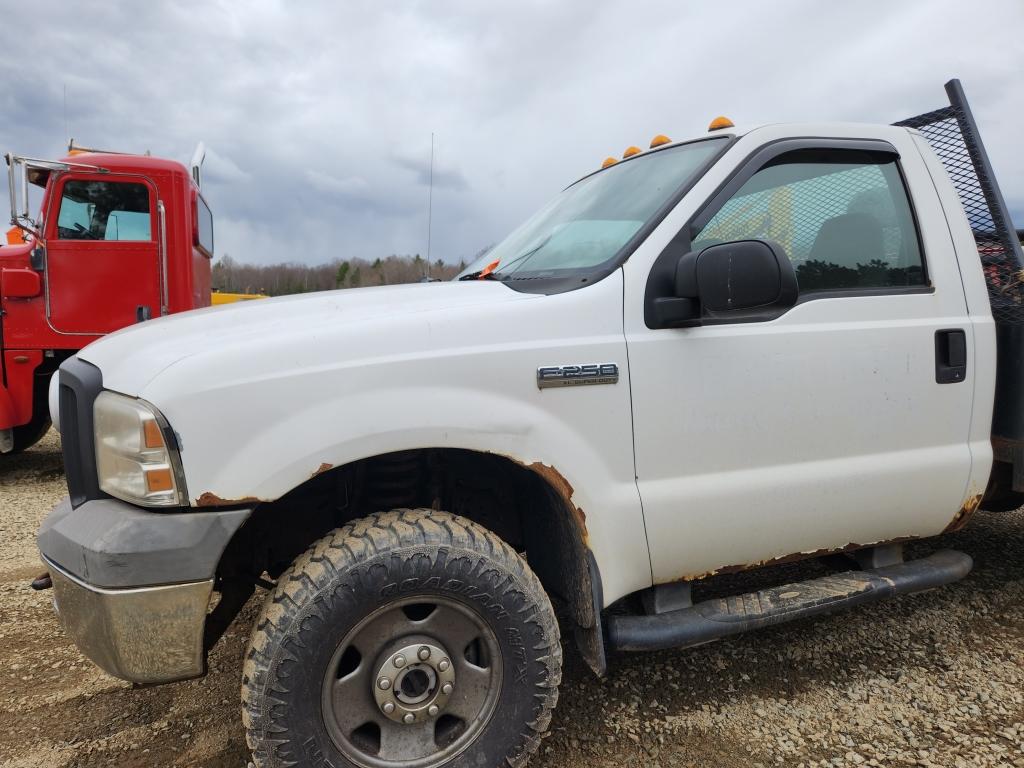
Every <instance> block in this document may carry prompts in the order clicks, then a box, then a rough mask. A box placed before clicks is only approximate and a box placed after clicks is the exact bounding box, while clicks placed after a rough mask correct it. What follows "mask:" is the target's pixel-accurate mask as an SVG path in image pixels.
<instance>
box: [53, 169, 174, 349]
mask: <svg viewBox="0 0 1024 768" xmlns="http://www.w3.org/2000/svg"><path fill="white" fill-rule="evenodd" d="M49 215H50V219H51V221H50V222H49V223H48V225H47V240H46V291H47V314H48V318H49V321H50V324H51V325H52V326H53V328H54V329H55V330H57V331H58V332H60V333H66V334H74V335H100V334H105V333H110V332H111V331H115V330H117V329H118V328H123V327H124V326H126V325H131V324H132V323H135V322H139V321H140V320H144V319H147V318H149V317H157V316H159V315H160V309H161V303H160V293H161V292H160V279H161V269H160V258H161V254H160V244H159V222H158V219H157V192H156V186H155V185H154V184H153V183H152V182H151V181H150V180H148V179H145V178H143V177H139V176H127V177H126V176H121V177H118V176H115V175H113V174H74V175H68V176H65V177H63V178H61V179H60V180H59V182H58V189H57V192H56V194H55V196H54V199H53V203H52V204H51V206H50V214H49Z"/></svg>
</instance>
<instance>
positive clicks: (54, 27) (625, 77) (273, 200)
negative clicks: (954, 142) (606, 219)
mask: <svg viewBox="0 0 1024 768" xmlns="http://www.w3.org/2000/svg"><path fill="white" fill-rule="evenodd" d="M967 8H968V6H964V5H963V4H962V3H959V2H954V1H953V0H943V1H941V2H923V1H922V2H906V3H898V4H897V3H892V2H890V1H889V0H869V1H863V2H858V3H849V4H840V3H827V4H826V3H821V2H811V1H810V0H808V1H807V2H802V1H798V0H787V1H785V2H776V3H758V2H735V3H728V4H724V3H717V4H713V3H686V4H684V3H679V2H676V1H675V0H664V1H663V2H630V3H625V2H623V3H595V2H590V1H587V0H572V1H571V2H561V3H548V2H540V1H539V0H520V1H519V2H515V3H496V2H489V3H476V2H468V1H467V2H453V1H444V0H439V1H436V2H429V3H426V2H423V3H405V4H383V3H376V2H369V1H366V2H360V1H356V2H348V3H344V4H340V3H330V2H326V1H322V2H314V1H311V2H304V3H301V4H291V3H284V2H274V1H273V0H264V1H263V2H256V3H245V4H236V3H229V2H226V1H224V2H179V3H173V4H172V3H137V2H129V1H128V0H124V1H122V2H109V3H105V4H95V5H90V6H89V10H88V12H84V11H83V12H80V13H76V12H74V11H69V7H68V6H67V5H66V4H64V3H58V2H56V1H55V0H42V1H41V2H36V3H33V5H32V14H31V21H30V22H26V24H27V27H28V28H30V29H31V30H35V31H34V32H32V33H31V34H30V33H24V32H23V33H19V34H12V35H8V36H6V38H5V40H4V41H3V42H2V43H0V82H2V83H3V84H4V85H3V88H2V90H0V111H2V112H0V149H3V150H4V151H15V152H18V153H22V154H28V155H35V156H50V157H52V156H55V155H59V154H61V152H62V149H63V147H64V145H65V144H66V141H67V137H68V136H67V134H68V133H70V135H72V136H74V137H75V139H76V142H79V143H82V144H85V145H91V146H99V147H106V148H112V149H121V150H125V151H145V150H147V149H148V150H151V151H152V152H153V153H154V154H158V155H162V156H166V157H173V158H177V159H180V160H182V161H187V160H188V159H189V158H190V157H191V154H192V149H193V147H194V146H195V143H196V142H197V141H199V140H203V141H204V142H205V143H206V145H207V147H208V148H209V152H208V155H207V165H206V168H205V180H206V189H205V194H206V196H207V198H208V199H209V201H210V203H211V206H212V207H213V209H214V212H215V216H216V219H217V229H218V233H217V242H218V249H219V250H220V252H221V253H225V252H229V253H231V255H232V256H234V257H236V258H238V259H241V260H250V261H257V262H263V263H266V262H271V261H280V260H295V261H307V262H321V261H326V260H329V259H333V258H342V257H352V256H362V257H366V258H373V257H376V256H381V255H386V254H389V253H393V252H397V253H415V252H424V251H425V248H426V232H427V221H426V216H427V187H426V183H427V181H428V180H429V162H430V152H431V133H434V134H435V137H436V143H435V147H434V154H435V165H434V194H433V210H434V221H433V227H432V235H433V237H432V253H431V256H432V258H438V257H442V258H445V259H448V260H451V261H458V260H459V259H460V258H463V257H466V256H469V255H471V254H472V253H474V252H475V251H477V250H478V249H479V248H480V247H482V246H484V245H486V244H488V243H491V242H493V241H495V240H496V239H499V238H500V237H501V236H502V235H503V234H504V233H505V232H507V231H508V230H509V229H511V228H512V227H513V226H515V225H516V224H517V223H518V221H519V220H521V219H522V218H524V217H525V216H527V215H528V214H529V213H530V212H531V211H532V209H534V208H536V207H538V206H539V205H540V204H541V203H542V202H543V201H544V200H545V199H546V198H548V197H550V196H551V195H552V194H554V193H555V192H557V191H558V190H559V189H561V188H562V187H564V186H565V185H566V184H568V183H570V182H571V181H573V180H574V179H575V178H577V177H578V176H580V175H582V174H583V173H586V172H588V171H589V170H591V169H592V168H593V167H594V166H595V165H596V164H597V163H599V162H600V160H601V159H602V158H603V157H605V156H606V155H608V154H616V155H617V154H620V153H621V151H622V149H624V148H625V147H626V146H628V145H630V144H637V145H640V146H645V145H646V142H647V141H648V140H649V138H650V136H652V135H653V134H655V133H659V132H664V133H667V134H668V135H670V136H672V137H673V138H683V137H685V136H688V135H696V134H699V133H700V132H702V131H703V130H704V128H705V127H706V125H707V122H708V120H709V118H711V117H713V116H715V115H717V114H726V115H729V116H730V117H732V118H733V119H734V120H735V121H736V122H737V124H738V125H740V126H744V125H751V124H756V123H762V122H777V121H784V120H860V121H875V122H891V121H893V120H897V119H899V118H901V117H904V116H906V115H910V114H915V113H918V112H923V111H926V110H928V109H932V108H935V107H938V106H941V105H942V104H943V100H944V93H943V91H942V83H943V82H944V81H945V80H946V79H948V78H949V77H953V76H958V77H960V78H962V79H963V81H964V84H965V87H966V88H967V90H968V94H969V96H970V98H971V100H972V104H973V105H974V108H975V112H976V114H977V117H978V120H979V122H980V123H981V126H982V130H983V133H984V135H985V138H986V141H987V143H988V146H989V151H990V154H991V155H992V160H993V163H994V165H995V167H996V169H997V172H998V174H999V177H1000V180H1001V181H1002V184H1003V187H1004V191H1005V193H1006V195H1007V197H1008V199H1009V203H1010V207H1011V209H1012V210H1013V211H1014V212H1015V214H1017V215H1018V216H1021V217H1022V218H1024V153H1021V152H1020V151H1019V144H1020V141H1019V133H1020V131H1019V126H1020V124H1021V120H1022V118H1024V114H1022V113H1024V104H1022V100H1021V99H1020V97H1019V93H1020V75H1021V72H1022V71H1024V46H1020V45H1018V46H1016V47H1011V46H1009V45H999V46H996V45H992V44H990V42H988V39H987V38H984V37H982V36H971V35H965V34H963V29H964V27H965V26H970V27H973V28H976V27H979V26H984V27H986V28H989V29H999V30H1001V34H1002V35H1003V36H1004V39H1005V40H1021V39H1024V7H1022V5H1021V4H1020V3H1019V2H1018V0H988V1H987V2H975V3H973V4H971V5H970V6H969V9H970V10H969V11H968V10H967ZM968 12H969V13H970V17H968V15H967V14H968ZM65 86H66V88H67V102H66V125H67V128H65V104H64V88H65ZM4 189H5V187H4ZM2 202H4V204H5V203H6V201H5V200H3V201H2ZM4 207H5V208H6V204H5V205H4ZM1019 221H1020V220H1018V222H1019Z"/></svg>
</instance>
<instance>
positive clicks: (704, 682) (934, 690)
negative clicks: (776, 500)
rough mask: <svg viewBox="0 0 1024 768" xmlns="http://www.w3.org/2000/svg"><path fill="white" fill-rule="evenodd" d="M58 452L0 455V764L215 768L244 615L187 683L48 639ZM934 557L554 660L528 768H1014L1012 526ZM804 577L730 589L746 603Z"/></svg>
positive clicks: (1020, 685) (1022, 554) (225, 760)
mask: <svg viewBox="0 0 1024 768" xmlns="http://www.w3.org/2000/svg"><path fill="white" fill-rule="evenodd" d="M64 492H65V491H64V484H63V474H62V472H61V459H60V453H59V443H58V438H57V437H56V435H54V434H51V435H49V436H48V437H47V438H46V439H45V440H44V441H43V442H42V443H41V444H40V445H38V446H37V447H36V448H35V449H33V450H31V451H29V452H27V453H26V454H24V455H21V456H17V457H0V537H2V541H3V547H2V548H0V599H2V601H3V602H2V603H0V605H2V606H3V607H2V609H0V768H29V767H30V766H31V767H33V768H34V767H35V766H46V767H47V768H71V767H72V766H76V767H77V766H83V767H84V766H123V767H125V768H134V767H139V768H141V767H142V766H147V767H148V766H156V765H160V766H164V765H174V766H207V767H209V768H217V767H219V766H231V768H243V767H244V766H245V765H246V761H247V757H248V754H247V751H246V748H245V740H244V736H243V733H242V728H241V725H240V722H239V706H238V686H239V680H240V669H241V660H242V654H243V652H244V647H245V642H246V638H247V634H248V625H249V623H250V622H251V621H252V619H253V617H254V615H255V613H256V611H257V608H258V606H257V605H256V603H255V601H254V602H253V603H252V604H250V605H249V606H247V608H246V611H245V612H244V614H243V615H242V616H241V617H240V619H239V621H238V622H237V623H236V625H235V626H234V627H233V628H232V629H231V630H230V632H229V634H228V635H227V637H226V638H225V640H223V641H222V642H221V643H220V645H219V646H218V647H217V648H216V649H215V651H214V652H213V654H212V657H211V663H210V666H211V670H210V674H209V676H208V677H207V678H205V679H204V680H197V681H191V682H186V683H178V684H175V685H169V686H161V687H156V688H148V689H140V690H132V688H131V686H129V685H128V684H126V683H121V682H118V681H116V680H113V679H111V678H109V677H106V676H105V675H103V674H102V673H101V672H99V671H97V670H96V669H95V668H94V667H93V666H92V665H91V664H89V662H87V661H86V660H85V659H84V658H82V657H81V656H80V655H79V653H78V652H77V651H76V650H75V648H74V647H73V646H72V645H71V644H70V643H69V642H68V641H67V639H65V637H64V636H63V634H62V633H61V630H60V627H59V626H58V624H57V621H56V618H55V616H54V614H53V611H52V608H51V605H50V595H49V594H48V593H45V592H44V593H35V592H32V591H30V590H29V589H28V581H29V580H30V579H31V578H32V577H33V576H35V575H37V574H38V573H39V572H40V571H41V567H40V565H39V561H38V558H37V555H36V552H35V544H34V535H35V530H36V527H37V526H38V524H39V522H40V520H41V519H42V518H43V516H44V515H45V514H46V512H47V510H48V509H49V508H50V507H51V506H52V505H53V504H54V503H56V502H57V501H58V499H60V497H61V496H63V495H64ZM940 546H945V547H953V548H957V549H961V550H963V551H966V552H968V553H969V554H971V555H972V556H973V557H974V558H975V569H974V572H973V573H972V574H971V575H970V576H969V577H968V578H967V579H966V580H964V581H963V582H960V583H959V584H955V585H953V586H951V587H947V588H944V589H941V590H937V591H933V592H930V593H926V594H921V595H913V596H909V597H904V598H900V599H897V600H894V601H890V602H888V603H885V604H882V605H875V606H869V607H866V608H863V609H859V610H854V611H851V612H849V613H845V614H840V615H837V616H831V617H824V618H820V619H816V620H806V621H801V622H797V623H794V624H790V625H786V626H782V627H778V628H775V629H771V630H765V631H761V632H757V633H753V634H749V635H746V636H743V637H739V638H733V639H729V640H724V641H721V642H718V643H715V644H712V645H707V646H703V647H701V648H697V649H692V650H689V651H672V652H663V653H655V654H639V655H617V656H614V657H613V658H612V659H611V660H610V661H611V664H610V667H611V672H610V674H609V676H608V678H607V679H605V680H603V681H599V680H596V679H594V678H593V677H592V676H591V675H590V674H589V673H588V672H586V671H585V670H584V668H583V665H582V663H581V662H580V661H579V660H578V658H577V657H576V656H575V655H574V654H573V653H571V652H570V653H569V654H567V669H566V674H565V678H564V684H563V687H562V694H561V699H560V702H559V707H558V709H557V711H556V713H555V717H554V720H553V721H552V729H551V733H550V735H549V737H548V738H547V739H546V740H545V741H544V743H543V744H542V746H541V749H540V754H539V756H538V757H537V758H536V759H535V760H534V761H533V762H532V763H531V766H570V767H571V768H612V766H616V767H618V766H657V765H661V766H672V767H673V768H684V767H686V766H702V767H704V766H725V767H726V768H733V767H735V768H739V767H740V766H743V767H746V766H762V767H763V768H767V767H768V766H776V765H786V766H805V767H807V768H809V767H810V766H845V765H872V766H954V767H957V768H958V767H959V766H1018V767H1024V512H1016V513H1013V514H1005V515H988V514H984V513H982V514H979V515H978V516H976V517H975V519H974V521H973V522H972V523H971V525H970V526H968V528H967V529H966V530H964V531H962V532H960V533H956V534H950V535H948V536H945V537H943V538H942V539H941V540H939V541H937V542H928V543H926V544H921V545H919V549H920V551H930V550H931V549H934V548H936V547H940ZM816 568H818V566H817V565H815V564H803V565H798V566H788V567H787V568H785V569H780V570H781V571H784V572H782V573H780V572H779V571H776V572H775V573H773V574H768V575H766V574H758V575H755V576H750V575H747V576H740V577H732V578H731V580H730V581H729V582H728V583H727V584H725V585H720V587H719V588H720V589H730V590H737V589H742V590H746V589H748V588H750V587H751V586H752V585H754V584H756V583H758V582H760V581H763V580H765V579H766V578H768V577H769V576H770V577H772V578H780V577H783V578H786V579H792V578H806V577H807V576H809V575H813V574H814V573H815V570H816Z"/></svg>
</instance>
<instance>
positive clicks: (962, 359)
mask: <svg viewBox="0 0 1024 768" xmlns="http://www.w3.org/2000/svg"><path fill="white" fill-rule="evenodd" d="M966 378H967V333H966V331H964V330H963V329H962V328H946V329H944V330H941V331H936V332H935V383H936V384H956V383H957V382H958V381H963V380H964V379H966Z"/></svg>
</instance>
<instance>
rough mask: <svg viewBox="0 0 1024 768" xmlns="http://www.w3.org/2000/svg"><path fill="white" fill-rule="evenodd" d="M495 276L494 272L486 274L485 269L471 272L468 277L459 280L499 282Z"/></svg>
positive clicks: (464, 276)
mask: <svg viewBox="0 0 1024 768" xmlns="http://www.w3.org/2000/svg"><path fill="white" fill-rule="evenodd" d="M497 279H498V278H496V277H495V276H494V272H493V271H491V272H485V271H484V270H483V269H478V270H477V271H476V272H470V273H469V274H468V275H463V276H462V277H460V278H459V280H497Z"/></svg>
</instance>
